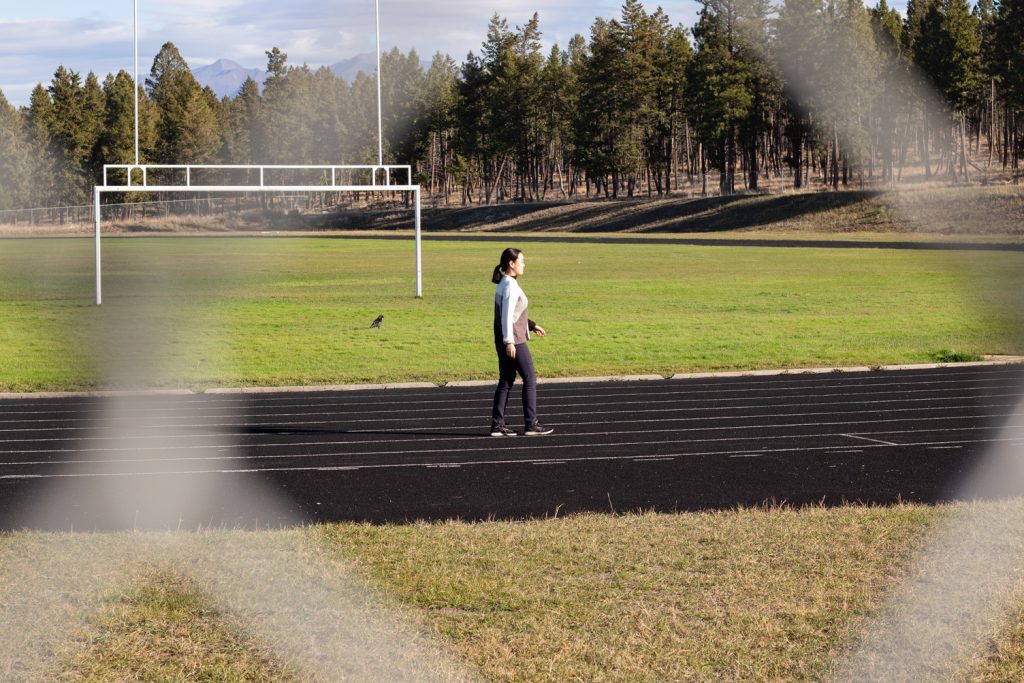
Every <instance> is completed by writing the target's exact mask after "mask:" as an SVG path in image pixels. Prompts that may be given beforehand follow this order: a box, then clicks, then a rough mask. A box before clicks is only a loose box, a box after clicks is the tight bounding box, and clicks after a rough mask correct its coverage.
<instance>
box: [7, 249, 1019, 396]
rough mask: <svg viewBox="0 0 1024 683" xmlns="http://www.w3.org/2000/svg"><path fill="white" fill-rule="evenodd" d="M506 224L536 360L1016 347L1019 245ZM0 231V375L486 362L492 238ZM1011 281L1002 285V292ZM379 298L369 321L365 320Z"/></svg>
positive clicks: (412, 369)
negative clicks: (565, 233)
mask: <svg viewBox="0 0 1024 683" xmlns="http://www.w3.org/2000/svg"><path fill="white" fill-rule="evenodd" d="M509 243H510V244H521V246H522V247H523V248H524V250H525V251H526V253H527V257H528V261H529V266H528V271H527V273H526V275H525V276H524V278H523V284H524V287H525V289H526V291H527V293H528V294H529V296H530V300H531V308H530V312H531V317H533V318H534V319H535V320H537V321H538V322H540V323H541V324H542V325H544V326H545V327H546V328H547V330H548V331H549V336H548V337H547V338H546V339H543V340H537V341H536V343H535V345H534V356H535V359H536V361H537V364H538V370H539V371H540V373H541V375H542V376H547V377H557V376H580V375H602V374H633V373H653V374H661V375H671V374H673V373H677V372H688V371H704V370H733V369H757V368H785V367H790V368H799V367H818V366H845V365H869V366H872V365H879V364H887V363H906V362H928V361H930V360H931V359H932V358H933V355H934V354H935V353H938V352H940V351H942V350H948V351H955V352H958V353H965V354H974V355H981V354H1012V353H1017V352H1019V351H1020V350H1021V340H1020V337H1019V326H1017V319H1016V318H1015V311H1017V309H1016V308H1014V307H1015V306H1016V305H1017V304H1018V303H1019V297H1020V292H1022V291H1024V267H1022V262H1024V256H1022V255H1021V254H1019V253H999V252H963V253H959V254H957V255H955V256H954V255H951V254H949V253H943V252H911V251H897V250H879V249H784V248H745V247H736V248H720V247H693V246H684V245H679V246H675V245H625V244H623V245H605V244H545V243H533V244H531V243H530V242H529V241H523V242H518V241H517V240H516V238H511V237H510V239H509ZM92 246H93V244H92V241H91V240H85V239H53V240H4V241H2V242H0V390H14V391H25V390H41V389H83V388H96V387H102V386H109V385H135V386H138V385H145V386H160V387H188V388H193V389H202V388H205V387H210V386H237V385H306V384H333V383H363V382H386V381H406V380H426V381H431V382H435V383H444V382H447V381H452V380H460V379H486V378H490V377H491V376H492V375H493V373H494V368H493V366H494V365H495V363H494V358H493V355H494V351H493V347H492V343H491V329H490V328H491V315H492V313H491V306H492V303H491V302H492V297H493V286H492V285H491V284H490V282H489V275H490V271H491V269H492V268H493V264H494V263H495V262H496V261H497V256H498V253H499V251H500V248H501V245H500V244H493V243H472V242H463V243H450V242H430V241H426V242H425V243H424V248H423V262H424V298H423V299H421V300H417V299H416V298H414V296H413V293H414V282H413V273H414V271H413V266H414V261H413V250H412V244H411V241H410V242H408V243H406V242H394V241H382V240H349V239H259V238H221V239H215V238H200V237H189V238H162V239H147V238H132V239H108V240H105V241H104V243H103V250H104V252H103V253H104V257H103V259H104V260H103V264H104V281H103V286H104V303H103V305H102V306H100V307H96V306H94V305H93V296H94V294H93V271H92V268H93V256H92ZM1015 297H1016V298H1017V299H1018V301H1015V300H1014V298H1015ZM380 313H383V314H384V316H385V317H384V324H383V326H382V328H381V329H380V330H370V329H369V324H370V322H371V321H372V320H373V319H374V317H376V316H377V315H378V314H380Z"/></svg>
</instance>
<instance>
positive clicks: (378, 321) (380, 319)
mask: <svg viewBox="0 0 1024 683" xmlns="http://www.w3.org/2000/svg"><path fill="white" fill-rule="evenodd" d="M383 320H384V315H383V314H381V315H378V316H377V319H376V320H374V321H373V322H372V323H370V327H377V328H379V327H380V324H381V322H383Z"/></svg>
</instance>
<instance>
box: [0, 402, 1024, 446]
mask: <svg viewBox="0 0 1024 683" xmlns="http://www.w3.org/2000/svg"><path fill="white" fill-rule="evenodd" d="M1012 405H1014V404H1013V403H1005V404H1004V403H996V404H981V405H969V406H956V407H954V406H936V407H926V408H920V407H913V408H890V409H883V410H875V409H872V410H848V411H834V410H830V411H817V412H797V413H762V414H758V415H739V416H723V417H705V416H694V417H687V418H671V419H672V420H673V421H682V420H701V419H712V420H713V419H719V420H729V419H753V418H770V417H801V416H817V415H835V414H837V413H841V414H846V415H863V414H873V415H874V414H885V413H900V412H904V413H905V412H909V411H914V412H921V411H935V410H953V409H954V408H959V409H965V410H969V409H974V410H980V409H983V408H1006V407H1010V406H1012ZM693 410H695V409H685V408H684V409H679V408H653V409H650V410H639V411H633V412H631V413H628V415H653V414H662V413H680V412H684V413H685V412H693ZM544 414H545V416H547V417H548V421H549V422H550V421H552V419H553V418H564V417H572V416H574V415H587V416H592V415H623V411H621V410H586V411H579V412H559V411H555V410H545V411H544ZM958 417H960V416H953V418H950V419H955V418H958ZM968 417H970V416H968ZM997 417H998V416H997ZM467 419H472V421H473V423H474V424H479V422H480V420H479V416H474V417H472V418H466V417H454V416H445V415H441V416H436V417H420V418H417V420H418V421H419V422H420V423H421V424H420V425H418V426H415V427H406V428H404V429H405V430H406V431H411V430H417V429H422V428H424V427H423V425H422V423H424V422H444V423H446V424H449V425H450V424H453V423H456V422H458V421H459V420H467ZM659 419H664V418H659ZM921 419H923V420H927V419H941V418H921ZM883 421H884V420H883ZM394 422H408V420H403V419H401V418H373V419H358V420H338V419H333V420H292V421H283V420H278V421H273V422H212V423H211V422H203V423H196V424H144V425H135V424H133V425H132V431H133V432H135V431H137V430H152V429H191V428H207V429H209V428H212V427H225V428H234V429H242V428H251V429H266V430H273V429H284V428H287V427H288V426H289V425H294V426H310V425H366V424H382V423H383V424H388V423H394ZM600 422H601V423H608V422H615V423H624V422H625V423H632V422H643V420H635V419H630V418H628V417H623V419H620V420H608V419H605V418H602V419H601V420H600ZM577 424H579V423H577ZM583 424H587V423H583ZM102 428H103V427H102V426H94V425H83V426H79V427H29V428H10V429H0V433H17V434H25V433H30V432H31V433H35V432H80V431H97V430H100V429H102ZM402 429H403V428H400V427H399V428H394V429H389V431H402ZM346 431H348V430H346ZM154 436H155V435H154ZM32 440H33V439H16V441H32ZM9 441H12V439H3V440H0V443H3V442H9Z"/></svg>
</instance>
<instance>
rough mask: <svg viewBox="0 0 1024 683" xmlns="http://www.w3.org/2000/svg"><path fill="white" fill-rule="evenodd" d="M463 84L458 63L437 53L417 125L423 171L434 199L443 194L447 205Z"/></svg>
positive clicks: (431, 67)
mask: <svg viewBox="0 0 1024 683" xmlns="http://www.w3.org/2000/svg"><path fill="white" fill-rule="evenodd" d="M458 98H459V81H458V70H457V67H456V65H455V60H453V59H452V58H451V57H450V56H448V55H446V54H443V53H441V52H437V53H435V54H434V58H433V59H432V60H431V62H430V68H429V69H427V72H426V74H425V76H424V86H423V89H422V91H421V95H420V101H419V103H418V110H419V112H420V118H419V121H418V124H417V126H416V139H417V145H418V152H419V154H418V156H419V159H420V161H421V165H420V172H421V176H423V178H424V182H425V183H426V184H427V186H428V191H429V192H430V194H431V196H436V194H437V193H441V195H442V196H443V198H444V202H445V204H447V203H448V201H449V188H450V183H451V179H452V174H453V172H454V170H455V169H454V164H455V163H456V158H455V154H456V151H455V136H456V133H457V126H458V118H457V116H458Z"/></svg>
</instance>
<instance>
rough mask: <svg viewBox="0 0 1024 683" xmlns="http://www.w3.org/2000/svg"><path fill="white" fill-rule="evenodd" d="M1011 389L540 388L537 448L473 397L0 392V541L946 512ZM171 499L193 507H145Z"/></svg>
mask: <svg viewBox="0 0 1024 683" xmlns="http://www.w3.org/2000/svg"><path fill="white" fill-rule="evenodd" d="M1022 380H1024V368H1022V366H1018V365H1008V366H972V367H960V368H936V369H926V370H904V371H891V372H890V371H885V372H883V371H875V372H851V373H830V374H789V375H777V376H758V377H729V378H709V379H685V380H661V381H643V382H606V383H552V384H542V385H541V386H540V387H539V392H538V393H539V404H540V408H541V417H542V419H543V421H544V422H545V423H546V424H550V425H551V426H553V427H555V429H556V432H555V434H554V435H552V436H547V437H525V436H518V437H515V438H505V439H496V438H491V437H490V436H488V435H487V434H486V430H487V426H488V424H489V421H488V416H489V412H490V401H491V393H492V389H491V388H490V387H472V388H436V389H388V390H371V391H341V392H308V393H307V392H303V393H272V394H226V395H209V394H201V395H191V396H163V397H152V396H150V397H140V398H133V399H130V400H125V399H110V398H96V397H88V398H56V399H46V398H34V399H13V400H4V401H0V528H3V529H17V528H26V527H27V528H52V529H79V530H89V529H111V528H139V527H145V528H153V527H156V528H167V527H175V528H179V527H186V528H195V527H197V526H209V525H213V526H230V527H234V526H243V527H253V526H259V527H264V526H281V525H289V524H295V523H314V522H326V521H336V520H364V521H370V522H404V521H410V520H417V519H431V520H437V519H448V518H462V519H492V518H493V519H516V518H525V517H541V516H546V515H554V514H565V513H570V512H579V511H595V510H596V511H609V510H614V511H617V512H623V511H632V510H652V509H654V510H661V511H682V510H701V509H721V508H731V507H735V506H738V505H756V504H761V503H764V502H766V501H774V502H778V503H782V502H786V503H789V504H793V505H802V504H818V503H824V504H826V505H831V504H840V503H843V502H855V501H859V502H865V503H890V502H893V501H897V500H907V501H924V502H935V501H942V500H949V499H951V498H953V497H955V495H956V494H955V490H956V485H957V483H958V482H960V481H962V480H963V478H964V477H965V475H966V474H967V473H968V472H969V471H970V470H971V468H972V466H974V465H975V464H977V463H978V461H979V460H980V458H981V456H982V455H983V454H984V453H985V452H986V450H987V449H989V448H990V447H991V446H993V445H994V444H997V443H1000V442H1001V441H1005V440H1006V439H1007V438H1012V436H1007V433H1006V432H1004V431H1003V429H1002V428H1003V427H1004V426H1006V425H1007V424H1008V422H1012V420H1013V419H1014V418H1013V413H1014V407H1015V405H1016V404H1017V402H1018V400H1019V398H1020V394H1021V387H1022ZM515 394H516V396H515V397H514V398H513V402H512V405H510V411H511V414H512V415H514V416H518V415H519V410H520V406H519V404H518V396H517V394H518V389H517V390H516V391H515ZM1017 426H1019V425H1017ZM122 433H130V436H129V437H124V436H117V435H118V434H122ZM1017 433H1018V434H1019V432H1017ZM1018 440H1019V437H1018ZM1021 445H1024V444H1021ZM1014 485H1016V484H1014ZM1011 488H1012V487H1011ZM170 490H174V491H181V490H185V491H192V492H198V493H197V496H195V497H193V498H192V499H189V500H188V502H187V503H186V502H180V503H177V504H176V503H175V502H174V500H178V499H172V500H171V502H170V503H168V502H167V501H161V502H159V503H158V502H157V500H156V499H158V498H160V497H161V496H160V492H162V491H170ZM257 490H258V491H262V492H263V493H262V494H260V495H256V494H254V493H252V492H253V491H257ZM268 491H269V492H270V495H269V497H268V495H267V492H268ZM1005 493H1011V494H1017V493H1024V491H1016V490H1008V491H1006V492H1005ZM250 494H251V495H250ZM186 498H187V496H186ZM181 500H185V499H181ZM274 501H276V502H274ZM150 507H152V509H150Z"/></svg>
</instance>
